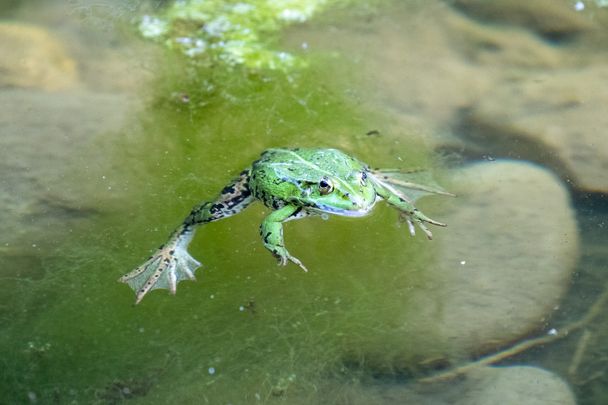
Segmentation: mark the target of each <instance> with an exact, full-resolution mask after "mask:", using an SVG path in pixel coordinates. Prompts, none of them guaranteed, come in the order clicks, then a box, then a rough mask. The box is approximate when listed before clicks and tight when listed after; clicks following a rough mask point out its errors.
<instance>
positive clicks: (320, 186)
mask: <svg viewBox="0 0 608 405" xmlns="http://www.w3.org/2000/svg"><path fill="white" fill-rule="evenodd" d="M367 176H368V173H367V170H366V169H364V168H362V170H353V171H350V172H348V173H344V174H342V175H335V176H332V175H327V174H325V175H322V176H320V177H319V179H318V180H317V181H316V182H314V183H313V182H309V183H308V184H307V187H305V188H303V189H302V193H301V194H300V196H298V198H297V200H298V202H299V203H300V204H301V205H302V206H305V207H307V208H308V209H310V210H312V211H316V212H319V213H328V214H335V215H343V216H349V217H359V216H363V215H366V214H367V213H368V212H369V211H370V210H371V208H372V207H373V206H374V204H375V202H376V191H375V189H374V186H373V184H372V182H371V181H369V180H368V178H367Z"/></svg>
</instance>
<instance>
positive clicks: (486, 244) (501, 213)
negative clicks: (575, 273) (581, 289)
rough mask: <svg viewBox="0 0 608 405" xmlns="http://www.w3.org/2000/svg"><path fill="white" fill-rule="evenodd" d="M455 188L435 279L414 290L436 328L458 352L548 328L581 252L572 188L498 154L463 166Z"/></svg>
mask: <svg viewBox="0 0 608 405" xmlns="http://www.w3.org/2000/svg"><path fill="white" fill-rule="evenodd" d="M452 191H454V192H455V193H456V194H457V195H458V197H457V198H456V199H455V200H454V202H453V206H452V209H451V210H450V211H449V212H447V213H446V214H445V216H444V219H445V221H446V222H447V223H448V224H449V231H448V232H445V233H443V234H442V235H441V238H438V239H437V243H439V244H440V248H439V251H440V253H439V257H438V258H437V263H436V264H435V265H434V266H431V267H430V268H429V272H430V277H431V278H432V279H433V280H434V282H433V283H431V284H430V285H429V286H430V287H431V289H430V290H429V291H416V292H414V294H415V295H416V296H417V297H416V298H415V300H421V301H423V302H425V303H426V305H425V312H426V314H427V315H428V316H429V318H428V319H431V320H433V322H434V323H436V324H435V326H434V330H435V332H436V333H438V334H439V335H440V336H441V338H442V339H443V340H444V344H445V347H446V348H447V349H448V350H449V351H451V352H452V353H453V354H455V355H458V353H468V354H477V353H480V352H485V351H487V350H492V349H494V348H496V347H499V346H501V345H504V344H506V343H509V342H512V341H514V340H516V339H520V338H522V337H524V336H525V335H526V334H529V333H531V332H533V331H536V330H539V329H540V330H542V329H544V328H545V327H546V326H547V324H546V322H547V318H548V317H549V316H550V314H551V312H552V311H553V310H554V309H555V307H556V306H557V305H558V303H559V300H560V298H561V297H562V294H563V293H564V292H565V290H566V288H567V286H568V283H569V281H570V276H571V272H572V269H573V268H574V265H575V264H576V262H577V258H578V229H577V224H576V219H575V215H574V211H573V209H572V207H571V206H570V201H569V196H568V193H567V191H566V189H565V187H564V186H563V184H562V183H561V182H560V181H559V180H558V179H557V178H556V177H555V176H553V175H552V174H551V173H550V172H548V171H546V170H544V169H541V168H540V167H536V166H534V165H531V164H528V163H521V162H511V161H496V162H493V163H478V164H473V165H471V166H469V167H466V168H464V169H462V170H460V171H459V172H458V173H457V174H456V175H455V176H454V179H453V189H452Z"/></svg>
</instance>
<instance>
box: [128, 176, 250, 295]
mask: <svg viewBox="0 0 608 405" xmlns="http://www.w3.org/2000/svg"><path fill="white" fill-rule="evenodd" d="M249 175H250V170H249V169H247V170H244V171H243V172H241V174H240V176H239V178H238V179H236V180H235V181H234V182H233V183H232V184H230V185H228V186H226V187H224V189H223V190H222V192H221V193H220V195H219V196H218V197H217V198H216V199H215V200H213V201H207V202H203V203H201V204H199V205H198V206H196V207H194V209H192V211H191V212H190V215H188V216H187V217H186V219H185V220H184V222H183V223H182V224H181V225H180V226H179V227H178V228H177V229H176V230H175V231H174V232H173V233H172V234H171V236H170V237H169V240H168V241H167V242H166V243H165V244H164V245H162V246H161V247H160V248H158V250H157V251H156V252H155V253H154V254H153V255H152V256H151V257H150V258H149V259H148V260H147V261H146V262H145V263H144V264H142V265H141V266H139V267H138V268H136V269H135V270H133V271H132V272H130V273H128V274H125V275H124V276H122V277H121V278H120V279H119V280H118V281H120V282H123V283H126V284H128V285H129V287H131V288H132V289H133V290H134V291H135V296H136V301H135V303H136V304H138V303H139V302H140V301H141V300H142V299H143V297H144V296H145V295H146V294H147V293H148V292H150V291H152V290H155V289H159V288H164V289H168V290H169V291H170V292H171V293H172V294H175V291H176V290H177V283H179V282H180V281H182V280H195V276H194V272H195V270H196V269H197V268H198V267H200V265H201V264H200V263H199V262H198V261H197V260H196V259H194V258H193V257H192V256H190V254H189V253H188V245H189V244H190V241H191V240H192V237H193V236H194V232H195V229H196V227H197V226H199V225H202V224H206V223H208V222H213V221H217V220H220V219H222V218H227V217H229V216H232V215H234V214H237V213H239V212H240V211H242V210H243V209H245V208H246V207H247V206H248V205H249V204H251V202H253V200H254V198H253V196H252V194H251V191H250V189H249V184H248V182H249Z"/></svg>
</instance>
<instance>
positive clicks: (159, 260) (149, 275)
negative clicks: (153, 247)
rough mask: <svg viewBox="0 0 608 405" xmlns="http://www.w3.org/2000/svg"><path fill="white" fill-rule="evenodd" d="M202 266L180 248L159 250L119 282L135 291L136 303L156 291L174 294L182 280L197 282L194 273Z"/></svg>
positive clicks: (168, 247)
mask: <svg viewBox="0 0 608 405" xmlns="http://www.w3.org/2000/svg"><path fill="white" fill-rule="evenodd" d="M200 265H201V264H200V263H199V262H198V261H197V260H196V259H194V258H193V257H192V256H190V254H189V253H188V252H187V250H186V249H185V248H184V247H182V246H180V245H179V244H178V245H177V246H171V245H170V246H166V247H163V248H161V249H159V250H158V251H157V252H156V253H155V254H154V255H153V256H152V257H151V258H150V259H148V260H147V261H146V262H145V263H144V264H142V265H141V266H139V267H138V268H137V269H135V270H133V271H132V272H130V273H128V274H125V275H124V276H122V277H121V278H120V279H119V280H118V281H120V282H123V283H126V284H128V285H129V287H131V288H132V289H133V290H134V291H135V297H136V300H135V303H136V304H138V303H139V302H140V301H141V300H142V299H143V298H144V296H145V295H146V294H147V293H148V292H150V291H152V290H156V289H161V288H164V289H168V290H169V291H170V292H171V293H172V294H175V292H176V291H177V284H178V283H179V282H180V281H182V280H195V279H196V277H195V276H194V271H195V270H196V269H197V268H198V267H199V266H200Z"/></svg>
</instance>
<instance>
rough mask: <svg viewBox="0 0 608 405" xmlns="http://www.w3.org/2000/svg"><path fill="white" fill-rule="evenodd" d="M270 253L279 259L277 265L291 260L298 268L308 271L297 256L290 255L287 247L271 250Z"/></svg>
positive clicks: (282, 264) (283, 264) (285, 263)
mask: <svg viewBox="0 0 608 405" xmlns="http://www.w3.org/2000/svg"><path fill="white" fill-rule="evenodd" d="M272 253H273V254H274V255H275V257H276V258H277V260H278V261H279V266H286V265H287V263H289V262H292V263H294V264H297V265H298V266H300V268H301V269H302V270H304V271H305V272H308V269H307V268H306V266H304V265H303V264H302V262H301V261H300V260H299V259H298V258H297V257H293V256H292V255H290V254H289V252H288V251H287V249H285V248H283V249H281V250H273V252H272Z"/></svg>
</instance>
